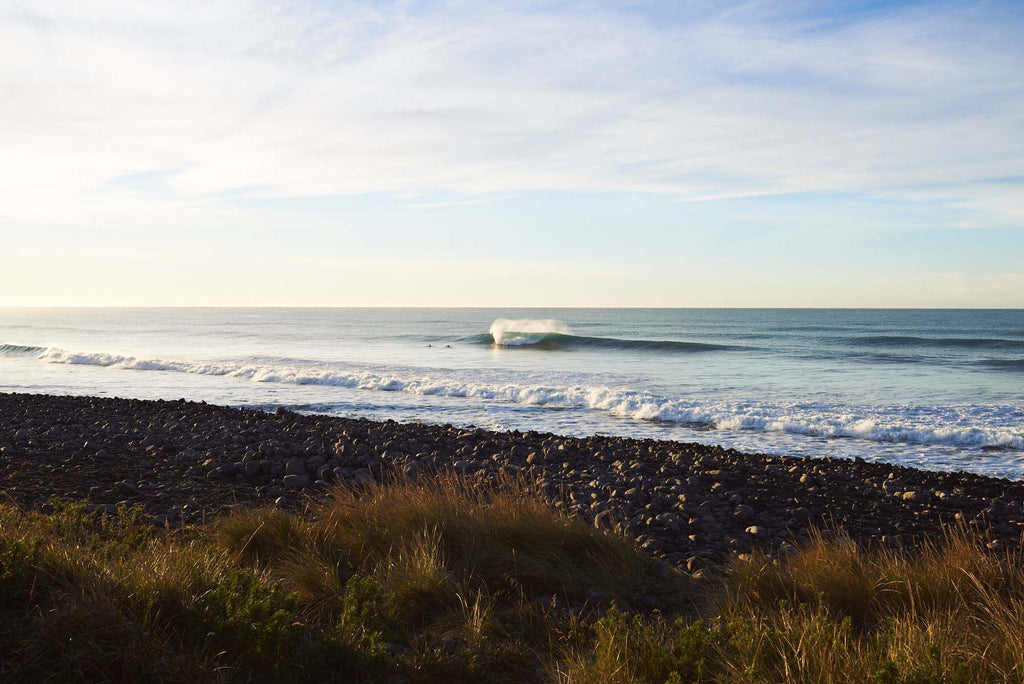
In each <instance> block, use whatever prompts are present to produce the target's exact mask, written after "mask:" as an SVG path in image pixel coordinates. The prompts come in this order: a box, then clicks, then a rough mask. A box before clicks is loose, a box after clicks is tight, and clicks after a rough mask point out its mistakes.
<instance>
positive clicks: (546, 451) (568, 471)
mask: <svg viewBox="0 0 1024 684" xmlns="http://www.w3.org/2000/svg"><path fill="white" fill-rule="evenodd" d="M0 447H2V450H0V493H2V494H3V495H4V496H5V498H7V499H8V500H11V501H13V502H14V503H17V504H19V505H24V506H37V507H38V506H42V505H44V504H45V503H46V501H48V500H49V499H50V498H51V497H54V496H56V497H59V498H65V499H86V498H87V499H89V500H90V501H92V502H93V503H94V504H95V505H96V506H97V510H101V511H110V512H112V511H114V510H116V507H117V504H118V503H119V502H125V503H128V504H138V505H141V506H143V508H144V509H145V510H146V511H147V513H148V514H149V515H150V516H151V519H152V520H153V522H154V524H158V525H159V524H165V525H177V524H180V523H181V521H182V519H185V520H186V521H189V520H192V521H198V520H202V519H205V518H207V517H208V516H209V515H211V514H213V513H216V512H218V511H221V510H225V509H227V508H229V507H231V506H234V505H238V504H241V505H266V504H269V503H271V502H274V503H275V504H277V505H279V506H283V507H288V508H292V507H298V506H301V505H302V503H303V502H304V501H305V500H306V499H308V498H309V497H319V496H323V492H324V491H327V490H329V488H330V486H332V485H333V484H334V483H337V482H340V483H343V484H344V483H348V484H360V483H368V482H372V481H374V480H376V479H380V478H382V477H387V476H388V474H390V473H394V474H400V473H405V475H406V476H408V477H410V478H414V477H417V476H421V474H422V473H424V472H426V473H429V472H432V471H434V470H437V469H445V468H451V469H454V470H455V471H456V472H458V473H460V474H462V475H463V476H465V477H467V478H474V477H482V478H491V477H494V476H495V475H496V474H497V473H505V474H506V475H509V476H517V473H520V472H523V473H530V475H529V476H530V477H538V478H539V482H540V483H541V484H540V487H541V492H542V495H543V496H546V497H547V498H548V500H549V501H550V502H552V503H553V505H555V506H556V507H557V508H559V509H560V510H563V511H565V512H566V513H568V514H571V515H579V516H581V517H582V518H583V520H584V521H586V522H588V523H590V524H593V525H594V526H595V527H598V528H600V529H605V530H615V532H614V533H617V534H628V535H630V536H632V537H633V538H634V539H635V541H636V543H637V544H638V545H639V546H642V547H643V548H645V549H647V550H649V551H650V552H651V553H652V554H654V555H655V556H656V557H663V558H665V559H667V560H668V561H669V562H670V563H671V564H672V565H676V566H678V567H681V568H682V567H685V569H686V570H688V571H690V572H695V571H699V570H700V569H701V568H702V567H705V566H706V565H708V564H715V563H718V562H723V561H725V560H727V559H728V558H729V557H732V556H735V555H738V554H749V553H750V552H751V551H753V550H754V549H762V550H765V551H767V552H769V553H771V552H775V553H776V554H777V556H779V557H785V556H788V555H791V554H792V553H793V552H795V549H796V548H797V547H798V546H799V545H800V543H801V542H802V541H805V540H806V539H807V536H808V534H809V531H810V529H811V528H813V527H818V528H822V529H830V528H831V529H835V528H842V529H845V530H847V532H848V534H850V535H851V536H852V537H853V538H854V539H855V540H856V541H858V542H862V543H875V544H881V545H884V546H889V547H893V548H908V547H912V546H914V545H915V544H917V543H918V542H919V541H921V540H923V539H924V538H926V537H928V536H929V535H932V536H935V535H939V534H941V532H940V529H941V525H942V524H943V523H949V522H953V521H955V520H958V521H962V522H964V523H966V524H971V525H974V526H976V527H977V528H978V529H985V530H987V532H988V534H989V535H990V539H991V542H992V544H991V547H992V548H1000V549H1006V548H1014V549H1016V548H1019V539H1020V533H1021V530H1024V508H1022V506H1021V504H1022V502H1024V484H1022V483H1020V482H1013V481H1008V480H1002V479H997V478H990V477H983V476H980V475H973V474H968V473H958V472H929V471H922V470H915V469H913V468H906V467H898V466H892V465H886V464H882V463H869V462H866V461H863V460H844V459H814V458H793V457H785V456H767V455H763V454H745V453H740V452H738V451H735V450H732V449H724V448H722V447H715V446H707V445H701V444H692V443H673V442H664V441H656V440H650V439H625V438H618V437H607V436H592V437H584V438H572V437H561V436H555V435H547V434H539V433H536V432H527V433H522V432H515V431H511V432H490V431H486V430H480V429H474V428H457V427H452V426H447V425H420V424H401V423H396V422H393V421H387V422H382V423H381V422H374V421H370V420H365V419H346V418H330V417H323V416H315V415H300V414H297V413H293V412H291V411H275V412H274V413H266V412H263V411H259V410H254V409H232V408H227V407H223V406H215V405H209V404H203V403H193V402H187V401H181V400H179V401H142V400H128V399H110V398H91V397H59V396H46V395H24V394H3V393H0ZM285 492H288V494H287V495H285ZM563 497H564V499H563ZM616 521H617V522H616Z"/></svg>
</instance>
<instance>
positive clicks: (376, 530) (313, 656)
mask: <svg viewBox="0 0 1024 684" xmlns="http://www.w3.org/2000/svg"><path fill="white" fill-rule="evenodd" d="M541 501H542V498H541V497H540V496H539V495H538V492H537V491H535V489H534V488H533V485H531V484H530V483H528V482H522V481H515V480H505V481H503V482H498V483H495V484H480V483H476V482H469V481H466V480H463V479H461V478H459V477H456V476H452V475H441V476H438V477H436V478H433V479H428V480H423V481H418V482H404V481H399V482H391V483H387V484H372V485H367V486H364V487H360V488H357V489H341V490H338V491H337V492H335V494H334V496H333V498H332V499H331V500H330V501H329V502H327V503H325V504H323V505H320V506H318V507H316V508H314V509H312V510H311V511H309V513H308V515H304V516H295V515H291V514H288V513H285V512H282V511H280V510H276V509H261V510H248V511H239V512H235V513H233V514H231V515H229V516H227V517H225V518H223V519H221V520H219V521H217V522H216V523H214V524H213V525H211V526H208V527H202V528H192V529H185V530H178V531H171V530H160V529H154V528H152V527H151V526H149V525H148V524H146V523H145V522H144V520H143V518H142V517H141V515H140V513H139V512H137V511H131V510H122V511H121V512H120V514H119V515H115V516H107V515H99V514H96V513H91V512H88V511H87V509H86V508H85V507H82V506H74V505H68V506H59V507H57V509H56V510H54V511H52V512H50V513H46V514H44V513H37V512H21V511H17V510H15V509H13V508H10V507H0V680H3V681H19V682H21V681H24V682H35V681H83V682H84V681H88V682H121V681H140V682H141V681H162V682H179V681H181V682H184V681H190V682H196V681H202V682H206V681H215V682H216V681H223V682H235V681H239V682H261V681H267V682H270V681H273V682H293V681H295V682H298V681H318V682H319V681H488V682H490V681H517V682H518V681H561V682H600V683H601V684H613V683H616V682H659V683H660V682H719V681H722V682H789V681H792V682H851V681H855V682H883V683H896V682H905V683H908V684H909V683H924V682H1007V681H1009V682H1013V681H1024V562H1022V559H1021V557H1020V556H1019V555H1017V554H1014V553H1009V552H990V551H988V550H987V549H985V547H984V543H983V542H984V540H983V539H981V538H979V537H977V536H975V534H974V533H972V532H970V531H969V530H963V529H960V530H953V531H950V532H949V533H948V535H947V538H946V539H944V540H940V541H937V542H935V543H934V544H929V545H925V546H924V547H923V548H919V549H916V550H915V551H914V552H913V553H895V552H884V551H871V552H868V551H865V550H863V549H861V548H858V547H857V546H855V545H854V544H852V543H851V542H849V541H847V540H843V539H842V538H841V537H840V538H838V539H831V540H825V539H823V538H818V539H815V540H813V541H812V542H811V543H809V544H808V545H806V547H805V548H803V549H801V550H800V552H799V553H797V554H796V555H794V556H792V557H790V558H788V559H787V560H786V561H785V562H779V561H777V560H773V559H771V558H769V557H767V556H756V555H755V556H754V557H753V558H752V559H751V560H747V561H744V562H739V561H738V562H736V563H735V564H733V565H732V566H731V567H730V568H728V569H727V570H725V571H724V572H722V573H719V574H718V575H717V576H715V577H712V578H710V579H703V580H700V581H690V580H685V581H684V579H682V578H672V579H667V580H666V579H659V576H660V575H663V573H655V572H652V568H653V566H652V560H651V559H649V558H647V557H645V556H644V555H643V554H641V553H640V552H639V551H638V550H637V549H636V547H635V546H634V545H633V544H632V543H630V542H628V541H627V540H625V539H622V538H620V537H616V536H614V535H611V534H609V533H607V532H601V531H597V530H595V529H593V528H591V527H587V526H584V525H582V524H581V523H579V522H578V521H573V520H570V519H568V518H566V517H564V516H562V515H561V514H559V513H557V512H556V511H555V510H554V509H552V508H549V507H547V506H546V505H544V504H543V503H541ZM652 605H659V606H660V607H661V609H660V610H652V609H651V606H652Z"/></svg>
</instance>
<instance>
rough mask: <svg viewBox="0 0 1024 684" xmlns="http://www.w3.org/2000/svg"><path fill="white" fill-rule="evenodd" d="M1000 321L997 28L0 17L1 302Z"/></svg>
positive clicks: (1005, 184)
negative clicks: (964, 312) (894, 313)
mask: <svg viewBox="0 0 1024 684" xmlns="http://www.w3.org/2000/svg"><path fill="white" fill-rule="evenodd" d="M69 305H76V306H77V305H83V306H495V307H496V306H539V307H556V306H610V307H611V306H639V307H647V306H649V307H663V306H664V307H703V306H709V307H717V306H729V307H731V306H749V307H762V306H764V307H1009V308H1020V307H1024V12H1022V11H1021V5H1020V1H1019V0H1015V1H1013V2H984V1H982V2H870V1H869V2H777V1H773V2H758V1H753V2H739V3H730V2H699V1H697V2H685V1H681V2H675V1H672V2H669V1H667V0H665V1H663V2H648V1H644V0H636V1H629V0H622V1H620V2H601V1H600V0H597V1H590V2H544V1H541V0H538V1H532V2H531V1H526V2H479V1H475V2H474V1H468V2H461V1H454V2H441V1H439V2H414V1H411V2H386V1H376V2H344V1H337V2H334V1H326V0H297V1H292V2H288V1H284V0H282V1H279V2H270V1H260V2H249V1H246V0H226V1H220V0H210V1H204V2H188V1H183V0H173V1H171V2H163V1H162V0H145V1H144V2H141V1H139V0H134V1H121V0H111V1H105V2H94V1H91V0H76V2H73V3H70V2H63V3H61V2H58V3H53V2H31V1H23V0H0V306H69Z"/></svg>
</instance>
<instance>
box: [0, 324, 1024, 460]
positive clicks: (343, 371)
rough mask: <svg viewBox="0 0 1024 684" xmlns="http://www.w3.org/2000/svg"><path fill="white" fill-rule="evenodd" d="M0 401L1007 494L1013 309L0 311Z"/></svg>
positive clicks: (1019, 359) (1019, 367) (1018, 437)
mask: <svg viewBox="0 0 1024 684" xmlns="http://www.w3.org/2000/svg"><path fill="white" fill-rule="evenodd" d="M0 345H2V346H0V391H9V392H34V393H52V394H79V395H99V396H120V397H137V398H165V399H177V398H182V397H183V398H186V399H192V400H204V401H207V402H211V403H221V404H229V405H232V406H246V407H260V408H266V409H268V410H273V409H274V408H276V407H278V406H284V407H287V408H289V409H293V410H296V411H300V412H308V413H322V414H328V415H338V416H361V417H368V418H374V419H394V420H398V421H420V422H427V423H451V424H455V425H459V426H470V425H473V426H478V427H484V428H490V429H497V430H510V429H515V430H522V431H526V430H537V431H541V432H553V433H558V434H563V435H575V436H580V435H591V434H606V435H619V436H627V437H643V438H656V439H671V440H680V441H695V442H702V443H708V444H721V445H723V446H727V447H733V448H736V449H741V450H745V451H760V452H768V453H777V454H790V455H808V456H836V457H862V458H865V459H868V460H876V461H878V460H880V461H888V462H893V463H900V464H905V465H914V466H919V467H924V468H934V469H958V470H969V471H975V472H981V473H986V474H991V475H999V476H1004V477H1011V478H1022V477H1024V310H1008V311H1007V310H1003V311H996V310H765V309H751V310H742V309H674V310H670V309H652V310H638V309H620V310H615V309H554V310H536V309H527V310H508V309H7V310H0Z"/></svg>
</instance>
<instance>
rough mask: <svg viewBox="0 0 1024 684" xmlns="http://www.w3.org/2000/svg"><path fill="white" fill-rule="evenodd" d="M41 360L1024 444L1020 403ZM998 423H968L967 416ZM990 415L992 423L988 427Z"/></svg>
mask: <svg viewBox="0 0 1024 684" xmlns="http://www.w3.org/2000/svg"><path fill="white" fill-rule="evenodd" d="M39 358H40V360H42V361H45V362H50V363H66V364H88V365H94V366H104V367H109V368H119V369H126V370H138V371H150V370H157V371H169V372H179V373H196V374H202V375H219V376H228V377H232V378H239V379H243V380H251V381H254V382H268V383H285V384H298V385H329V386H336V387H346V388H352V389H366V390H377V391H384V392H403V393H407V394H415V395H423V396H442V397H459V398H469V399H478V400H483V401H496V402H508V403H516V404H522V405H528V406H542V407H550V408H559V409H587V410H595V411H602V412H605V413H608V414H610V415H615V416H620V417H622V418H626V419H630V420H647V421H660V422H666V423H674V424H678V425H688V426H691V427H694V426H705V427H713V428H718V429H722V430H737V431H743V430H751V431H758V432H781V433H788V434H794V435H805V436H811V437H823V438H855V439H863V440H868V441H874V442H895V443H908V444H920V445H947V446H954V447H967V448H999V449H1008V450H1014V451H1024V430H1022V429H1020V427H1019V426H1020V425H1021V422H1020V418H1021V410H1022V409H1021V408H1020V407H1013V406H1004V407H992V406H984V407H982V406H974V405H963V406H947V407H942V406H933V407H917V408H916V409H915V411H914V412H913V413H912V414H908V413H907V412H906V411H905V408H904V407H900V406H840V405H831V404H795V403H794V404H785V403H760V402H736V401H728V400H709V399H703V400H689V399H683V398H672V397H662V396H657V395H654V394H651V393H648V392H643V391H638V390H633V389H629V388H623V387H608V386H603V385H587V384H579V385H571V384H566V385H549V384H546V383H545V382H544V379H543V376H541V375H524V374H517V375H513V376H496V375H494V374H487V373H476V372H468V371H466V372H454V373H453V372H445V371H438V370H434V369H424V368H412V367H372V366H360V365H355V364H340V363H325V362H317V361H307V360H302V359H289V358H267V357H253V358H249V359H238V360H225V361H186V360H167V359H158V358H139V357H134V356H120V355H114V354H102V353H98V354H87V353H74V352H66V351H63V350H60V349H54V348H50V349H46V350H45V351H43V352H42V353H41V354H40V355H39ZM921 409H923V410H921ZM979 415H982V416H988V417H989V418H990V419H991V420H988V419H986V420H985V422H982V423H979V424H973V421H972V423H968V422H967V420H966V419H965V416H979ZM986 422H987V423H988V424H986Z"/></svg>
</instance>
